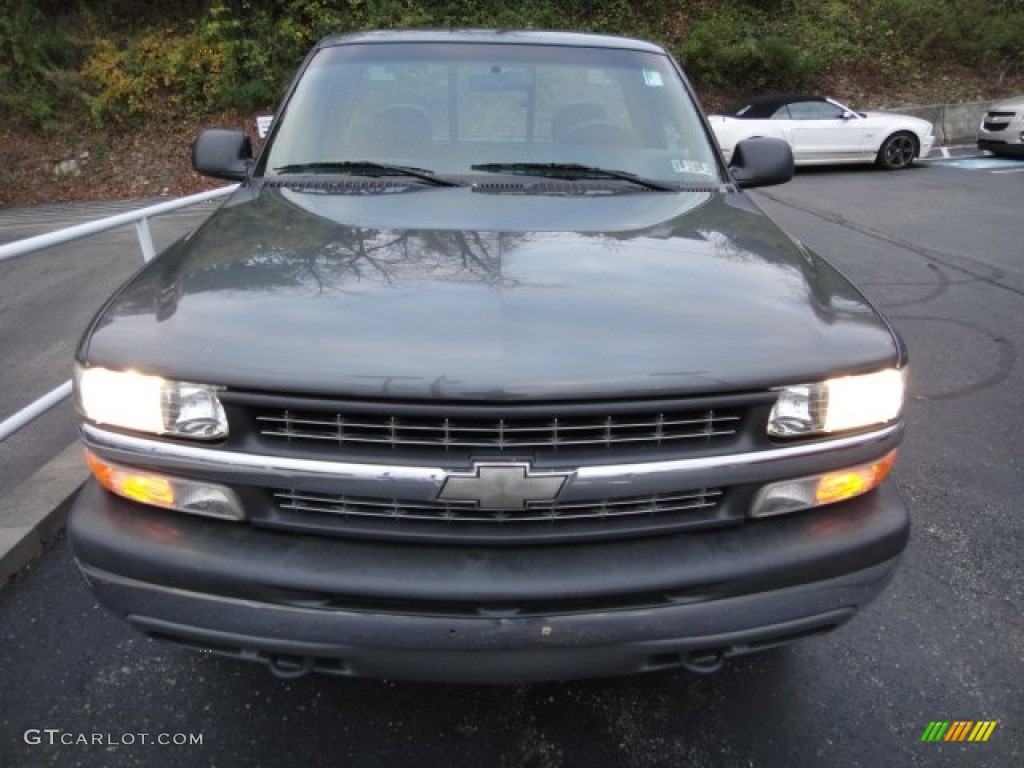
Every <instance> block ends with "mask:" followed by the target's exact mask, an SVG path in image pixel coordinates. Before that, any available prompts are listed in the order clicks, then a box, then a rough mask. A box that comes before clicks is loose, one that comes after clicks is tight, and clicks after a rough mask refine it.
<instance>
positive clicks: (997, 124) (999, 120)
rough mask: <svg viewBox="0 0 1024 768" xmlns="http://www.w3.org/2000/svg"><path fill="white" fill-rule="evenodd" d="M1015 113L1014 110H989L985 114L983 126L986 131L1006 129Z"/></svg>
mask: <svg viewBox="0 0 1024 768" xmlns="http://www.w3.org/2000/svg"><path fill="white" fill-rule="evenodd" d="M1013 115H1014V113H1013V112H989V113H988V114H987V115H985V122H984V124H983V127H984V128H985V130H986V131H1002V130H1005V129H1006V127H1007V126H1009V124H1010V120H1012V119H1013Z"/></svg>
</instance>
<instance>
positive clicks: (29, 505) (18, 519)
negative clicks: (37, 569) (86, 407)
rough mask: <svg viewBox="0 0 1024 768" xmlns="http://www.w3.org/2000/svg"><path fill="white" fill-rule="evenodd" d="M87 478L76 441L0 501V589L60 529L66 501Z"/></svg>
mask: <svg viewBox="0 0 1024 768" xmlns="http://www.w3.org/2000/svg"><path fill="white" fill-rule="evenodd" d="M88 475H89V470H88V468H87V467H86V465H85V458H84V457H83V456H82V447H81V445H79V443H78V441H77V440H76V441H75V442H73V443H72V444H71V445H69V446H68V447H67V448H65V449H64V450H63V451H61V452H60V453H59V454H57V455H56V456H55V457H54V458H52V459H50V461H49V462H47V463H46V464H44V465H43V466H42V467H40V468H39V469H38V470H36V471H35V473H33V474H32V475H31V476H30V477H29V478H28V479H26V480H24V481H23V482H22V483H21V484H20V485H18V487H17V488H15V489H14V490H13V491H11V492H10V493H9V494H7V495H6V496H4V497H3V498H2V499H0V588H3V587H4V586H5V585H6V584H7V583H8V582H9V581H10V580H11V579H12V578H14V576H16V575H17V573H18V572H19V571H20V570H21V569H22V568H24V567H25V566H26V565H29V564H30V563H32V562H33V561H34V560H35V559H36V558H37V557H38V556H39V554H40V553H41V552H42V551H43V549H44V548H45V547H46V545H47V544H48V543H50V542H51V541H52V540H53V539H54V538H56V536H57V535H58V534H59V533H60V532H61V530H63V528H64V522H65V520H66V519H67V506H68V504H67V502H68V501H69V500H70V498H71V497H72V496H73V495H74V493H75V491H77V490H78V488H79V487H80V486H81V485H82V483H84V482H85V479H86V478H87V477H88Z"/></svg>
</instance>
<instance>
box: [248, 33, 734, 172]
mask: <svg viewBox="0 0 1024 768" xmlns="http://www.w3.org/2000/svg"><path fill="white" fill-rule="evenodd" d="M279 123H280V124H279V125H278V126H277V129H276V132H275V133H274V135H273V136H272V138H271V142H272V143H271V144H270V145H269V146H268V148H267V151H266V152H265V153H264V155H263V159H262V160H261V164H260V168H259V169H258V171H257V173H258V175H268V176H274V175H280V174H285V173H295V172H297V171H296V169H303V170H304V171H306V172H317V171H318V170H319V172H336V173H341V172H344V167H343V166H340V165H338V164H344V163H349V164H351V163H381V164H389V165H393V166H405V167H410V168H414V169H417V170H420V171H423V170H427V171H429V172H432V173H434V174H438V175H459V176H465V177H471V176H479V175H482V174H488V173H490V174H493V173H497V172H502V171H504V170H509V169H507V168H501V167H499V166H502V165H504V166H507V165H509V164H518V165H520V168H518V169H514V170H516V171H517V172H519V173H520V174H521V173H524V172H527V173H535V174H536V175H559V174H560V173H561V172H560V171H559V169H558V168H557V166H558V165H568V164H572V165H578V166H587V167H591V168H600V169H606V170H613V171H621V172H624V173H627V174H632V175H635V176H637V177H642V178H644V179H651V180H656V181H662V182H668V183H675V184H679V183H684V184H685V183H689V184H694V183H710V184H715V183H719V182H720V178H719V175H718V171H717V166H716V163H715V158H714V154H713V151H712V149H711V147H710V146H709V143H708V139H707V137H706V135H705V133H704V130H703V128H702V126H701V123H700V120H699V118H698V116H697V111H696V107H695V106H694V104H693V102H692V101H691V99H690V97H689V95H688V93H687V91H686V89H685V88H684V86H683V83H682V81H681V80H680V78H679V77H678V75H677V74H676V72H675V69H674V68H673V66H672V63H671V61H670V60H669V59H668V58H667V57H666V56H663V55H659V54H654V53H645V52H640V51H632V50H622V49H609V48H597V47H594V48H589V47H582V46H553V45H526V44H490V45H488V44H476V43H387V44H381V43H373V44H349V45H339V46H334V47H330V48H325V49H322V50H320V51H319V52H318V53H317V54H316V56H315V57H314V58H313V60H312V61H311V62H310V64H309V66H308V67H307V69H306V70H305V72H304V73H303V75H302V78H301V80H300V81H299V83H298V85H297V86H296V88H295V91H294V92H293V94H292V96H291V98H290V99H289V102H288V104H287V105H286V108H285V110H284V112H283V114H282V115H281V116H280V118H279ZM318 166H319V169H318ZM474 166H478V167H477V168H474ZM545 166H547V167H545ZM353 167H354V166H352V165H349V166H348V168H349V169H352V168H353Z"/></svg>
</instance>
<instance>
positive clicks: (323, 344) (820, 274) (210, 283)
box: [78, 184, 901, 401]
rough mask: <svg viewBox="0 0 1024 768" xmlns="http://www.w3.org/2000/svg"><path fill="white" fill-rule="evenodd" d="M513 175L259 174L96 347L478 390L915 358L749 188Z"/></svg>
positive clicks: (156, 358) (424, 391) (324, 379)
mask: <svg viewBox="0 0 1024 768" xmlns="http://www.w3.org/2000/svg"><path fill="white" fill-rule="evenodd" d="M501 189H502V188H501V186H500V185H497V184H496V185H495V186H494V187H488V188H483V187H479V188H469V187H463V188H451V189H447V188H446V189H441V188H417V189H413V190H406V191H396V192H392V193H387V194H359V193H358V192H352V191H349V192H348V193H345V194H339V193H337V192H332V191H330V190H329V189H327V190H325V189H323V188H321V189H316V188H310V187H308V186H307V188H306V189H301V188H298V189H288V188H272V187H270V186H269V185H264V186H262V188H258V187H257V188H254V187H243V188H242V189H240V190H239V191H238V192H237V193H236V194H235V195H234V196H233V197H232V198H231V199H230V200H229V201H228V202H227V203H226V204H225V205H224V206H223V207H222V208H221V209H220V210H219V211H217V212H216V213H214V214H213V215H212V216H211V217H210V219H208V220H207V222H206V223H205V224H204V225H203V226H201V227H200V228H199V229H198V230H196V231H195V232H194V233H192V234H191V235H190V236H188V237H186V238H185V239H183V240H181V241H179V242H178V243H176V244H174V245H173V246H171V247H170V248H169V249H168V250H167V251H165V252H164V253H163V254H162V255H161V256H159V257H158V258H157V259H155V260H154V261H152V262H151V263H149V264H148V265H147V266H146V267H144V268H143V269H142V270H141V271H140V272H139V273H137V274H136V275H135V277H133V278H132V279H131V280H130V281H129V282H128V283H127V284H126V285H125V286H124V287H123V288H122V289H121V290H120V291H119V292H118V294H116V295H115V296H114V297H113V298H112V299H111V300H110V302H108V304H107V305H106V306H105V307H104V308H103V309H102V310H101V311H100V313H99V314H98V315H97V317H96V319H95V321H94V323H93V325H92V327H91V328H90V330H89V331H88V332H87V333H86V335H85V337H84V338H83V340H82V343H81V344H80V346H79V351H78V357H79V360H81V361H82V362H84V363H86V364H89V365H103V366H108V367H111V368H131V369H134V370H140V371H145V372H151V373H157V374H161V375H164V376H168V377H171V378H176V379H181V380H185V381H198V382H206V383H212V384H219V385H224V386H227V387H229V388H242V389H247V390H265V391H266V390H269V391H276V392H291V393H303V394H320V395H328V396H331V395H343V396H346V397H401V398H410V399H456V400H477V401H481V400H513V399H559V398H573V399H576V398H601V397H612V396H614V397H636V396H661V395H669V394H671V395H680V394H688V393H698V392H699V393H712V392H726V391H746V390H752V389H763V388H765V387H770V386H778V385H781V384H786V383H795V382H800V381H805V380H810V379H817V378H821V377H824V376H828V375H831V374H835V373H839V372H849V371H852V370H870V369H874V368H878V367H881V366H886V365H892V364H895V363H898V362H900V356H901V350H900V347H899V345H898V343H897V341H896V339H895V338H894V336H893V334H892V332H891V330H890V328H889V327H888V325H887V324H886V323H885V321H883V320H882V319H881V318H880V317H879V315H878V314H877V313H876V312H875V310H874V309H873V308H872V307H871V306H870V305H869V304H868V303H867V302H866V301H865V300H864V298H863V297H862V296H861V294H860V293H858V292H857V290H856V289H854V288H853V287H852V286H851V285H850V284H849V283H848V282H847V281H846V280H845V279H844V278H843V277H842V276H840V275H839V274H838V273H837V272H836V271H835V270H833V269H832V268H831V267H830V266H828V265H827V264H826V263H825V262H824V261H822V260H821V259H819V258H818V257H816V256H815V255H814V254H812V253H810V252H808V251H807V250H806V249H805V248H803V247H802V246H800V245H799V244H797V243H794V242H793V241H792V240H790V239H789V238H788V237H786V236H785V235H784V234H783V233H782V232H781V231H780V230H779V229H778V228H777V227H776V226H775V225H774V224H773V223H772V222H771V221H770V220H769V219H768V218H767V217H766V216H765V215H764V214H763V213H762V212H761V211H760V210H759V209H758V208H757V207H756V206H755V205H754V204H753V203H752V202H751V201H750V199H749V198H748V197H747V196H746V195H745V194H743V193H736V192H725V191H706V192H701V191H691V192H686V191H681V192H678V193H676V192H672V193H664V192H632V191H626V192H624V191H618V192H609V191H607V190H606V191H605V192H602V193H576V194H522V193H509V192H507V191H506V192H504V193H502V192H501ZM480 222H486V226H485V227H481V226H480Z"/></svg>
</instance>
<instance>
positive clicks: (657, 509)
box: [273, 488, 723, 524]
mask: <svg viewBox="0 0 1024 768" xmlns="http://www.w3.org/2000/svg"><path fill="white" fill-rule="evenodd" d="M722 494H723V491H722V490H721V489H719V488H701V489H698V490H693V491H680V492H678V493H659V494H652V495H647V496H632V497H627V498H605V499H595V500H589V501H574V502H556V501H550V502H528V503H527V506H526V509H523V510H507V509H506V510H481V509H478V508H477V507H476V505H475V504H473V503H469V502H451V501H435V502H421V501H410V500H408V499H375V498H367V497H358V496H345V495H341V494H339V495H335V494H317V493H307V492H302V491H296V490H277V491H274V492H273V496H274V499H275V501H276V503H277V506H278V509H280V510H281V511H282V512H284V513H286V514H287V513H291V512H299V513H307V512H308V513H320V514H328V515H333V516H336V517H338V518H358V519H376V520H390V521H395V522H402V521H416V522H423V521H429V522H443V523H492V524H494V523H496V524H513V523H537V522H545V523H558V522H570V521H571V522H578V521H587V520H597V521H606V520H614V519H622V518H633V517H652V516H655V515H665V514H685V513H694V514H695V515H697V516H698V519H704V515H703V514H699V515H698V513H707V512H708V511H710V510H714V509H717V507H718V506H719V503H720V502H721V498H722Z"/></svg>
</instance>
